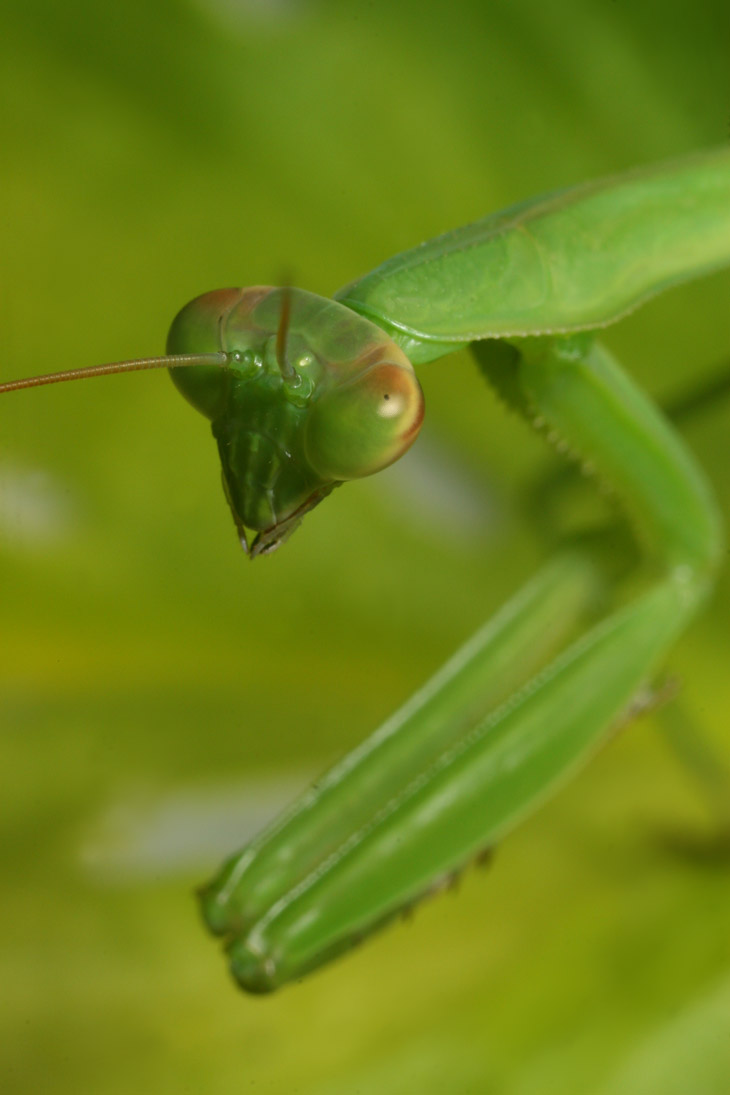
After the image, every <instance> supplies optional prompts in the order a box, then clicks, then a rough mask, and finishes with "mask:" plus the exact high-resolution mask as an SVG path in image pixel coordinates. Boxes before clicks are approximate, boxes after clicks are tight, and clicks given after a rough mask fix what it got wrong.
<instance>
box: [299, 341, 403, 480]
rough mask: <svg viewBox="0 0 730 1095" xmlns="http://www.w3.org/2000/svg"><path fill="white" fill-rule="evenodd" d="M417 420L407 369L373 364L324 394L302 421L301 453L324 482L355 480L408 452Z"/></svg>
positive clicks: (386, 363) (384, 363) (390, 364)
mask: <svg viewBox="0 0 730 1095" xmlns="http://www.w3.org/2000/svg"><path fill="white" fill-rule="evenodd" d="M422 421H423V392H422V391H421V386H420V384H419V383H418V380H417V379H416V374H415V373H414V372H413V369H411V368H410V367H405V366H403V365H394V364H392V363H390V362H383V363H382V364H378V365H373V366H371V367H370V368H369V369H367V370H366V371H365V372H363V373H360V374H359V375H358V376H356V377H355V378H354V379H352V380H349V381H347V382H345V383H342V384H335V385H334V386H332V387H330V388H328V389H325V391H323V392H322V394H321V395H320V396H319V397H318V398H317V399H316V400H315V401H314V403H313V404H312V407H311V410H310V411H309V414H308V417H307V425H306V434H305V448H306V453H307V458H308V460H309V462H310V464H311V465H312V467H313V468H314V469H315V470H316V471H317V472H318V473H319V474H320V475H321V476H322V477H323V478H325V479H333V480H343V479H360V478H361V477H362V476H364V475H372V474H373V472H376V471H380V469H381V468H385V467H387V466H388V464H392V463H393V461H394V460H397V459H398V458H399V457H400V456H402V455H403V453H404V452H405V451H406V450H407V449H408V448H410V446H411V445H412V444H413V442H414V441H415V439H416V437H417V436H418V431H419V429H420V426H421V422H422Z"/></svg>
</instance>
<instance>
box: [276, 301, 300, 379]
mask: <svg viewBox="0 0 730 1095" xmlns="http://www.w3.org/2000/svg"><path fill="white" fill-rule="evenodd" d="M290 321H291V288H290V287H289V286H288V285H285V286H284V287H283V289H282V290H281V315H280V317H279V326H278V328H277V330H276V362H277V364H278V366H279V368H280V370H281V375H282V376H283V377H284V380H286V381H288V382H289V383H292V381H294V382H298V380H299V377H298V376H297V374H296V372H295V370H294V367H293V366H292V365H291V363H290V362H289V361H288V359H287V356H286V342H287V338H288V336H289V324H290Z"/></svg>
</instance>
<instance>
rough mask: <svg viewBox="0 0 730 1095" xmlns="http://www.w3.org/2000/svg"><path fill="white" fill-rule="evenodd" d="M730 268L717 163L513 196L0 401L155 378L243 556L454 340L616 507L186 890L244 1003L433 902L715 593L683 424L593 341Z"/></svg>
mask: <svg viewBox="0 0 730 1095" xmlns="http://www.w3.org/2000/svg"><path fill="white" fill-rule="evenodd" d="M727 265H730V148H718V149H715V150H710V151H707V152H703V153H698V154H696V155H694V156H692V157H690V158H688V159H685V160H682V161H678V162H674V163H669V164H663V165H659V166H655V167H650V168H645V169H640V170H637V171H634V172H631V173H629V174H626V175H623V176H618V177H615V178H609V179H605V180H600V181H598V182H594V183H589V184H585V185H581V186H577V187H574V188H571V189H567V190H563V191H560V192H557V193H553V194H549V195H547V196H544V197H540V198H537V199H535V200H532V201H527V202H523V203H521V204H519V205H516V206H514V207H512V208H509V209H507V210H505V211H504V212H501V213H498V214H496V215H493V216H489V217H486V218H485V219H484V220H482V221H478V222H476V223H475V224H472V225H469V226H467V227H464V228H460V229H457V230H455V231H452V232H449V233H447V234H446V235H444V236H441V237H439V238H437V239H435V240H432V241H430V242H427V243H424V244H422V245H421V246H419V247H416V248H414V249H413V250H411V251H407V252H405V253H403V254H400V255H397V256H395V257H394V258H392V259H390V260H388V261H386V262H384V263H383V264H382V265H381V266H379V267H378V268H377V269H375V270H374V271H372V272H371V273H370V274H367V275H365V276H364V277H362V278H360V279H359V280H357V281H355V282H353V283H352V284H350V285H348V286H347V287H345V288H344V289H342V290H341V291H340V292H339V293H337V294H336V298H335V300H326V299H324V298H322V297H318V296H315V295H314V294H312V293H308V292H304V291H303V290H298V289H276V288H271V287H255V288H252V289H243V290H242V289H226V290H219V291H214V292H210V293H206V294H204V295H203V296H201V297H198V298H197V299H196V300H194V301H192V302H191V303H190V304H188V305H186V307H185V308H183V309H182V311H181V312H180V313H179V314H178V316H177V317H176V318H175V320H174V321H173V324H172V327H171V330H170V334H169V337H168V344H167V355H166V356H163V357H157V358H146V359H142V360H137V361H125V362H115V363H112V364H109V365H102V366H92V367H90V368H87V369H78V370H72V371H70V372H66V373H59V374H51V375H49V376H44V377H35V378H31V379H26V380H19V381H11V382H6V383H2V384H0V392H9V391H11V390H14V389H18V388H23V387H29V386H33V385H36V384H45V383H51V382H56V381H63V380H70V379H78V378H82V377H90V376H95V375H102V374H105V373H112V372H120V371H132V370H137V369H146V368H157V367H168V368H170V370H171V375H172V379H173V382H174V384H175V386H176V387H177V388H178V390H179V391H180V392H181V393H182V394H183V395H184V396H185V397H186V399H187V400H188V401H189V402H190V403H191V404H192V405H193V406H194V407H195V408H196V409H197V410H199V411H200V412H202V413H203V414H204V415H205V416H206V417H207V418H208V419H209V420H210V422H211V425H212V430H213V434H214V437H215V439H216V442H217V445H218V450H219V454H220V457H221V465H222V471H223V484H224V490H225V494H226V497H227V500H228V503H229V505H230V508H231V512H232V515H233V518H234V522H235V525H236V529H237V533H238V536H239V539H240V541H241V544H242V546H243V547H244V549H245V550H246V551H247V552H248V553H249V554H250V555H251V557H257V556H259V555H264V554H269V553H271V552H272V551H274V550H275V549H276V548H277V547H279V545H280V544H282V543H283V542H284V541H285V540H286V539H287V538H288V537H289V536H290V535H291V534H292V532H293V531H294V530H295V529H296V528H297V526H298V525H299V524H300V522H301V520H302V518H303V517H304V516H305V515H306V513H307V512H309V511H310V510H311V509H312V508H313V507H314V506H315V505H317V504H318V503H319V502H320V501H322V500H323V499H324V498H325V497H326V496H327V495H328V494H329V493H330V492H331V491H332V490H333V489H334V488H335V487H336V486H338V485H339V484H341V483H343V482H345V481H347V480H351V479H357V478H360V477H363V476H366V475H371V474H373V473H375V472H377V471H379V470H380V469H381V468H384V467H386V466H387V465H389V464H391V463H393V462H394V461H395V460H397V459H398V458H399V457H400V456H401V455H402V454H403V453H404V452H405V451H406V450H407V449H408V448H409V447H410V445H411V444H412V443H413V442H414V441H415V439H416V437H417V434H418V430H419V427H420V424H421V421H422V418H423V396H422V393H421V389H420V386H419V384H418V381H417V379H416V375H415V371H414V368H413V366H414V365H419V364H423V363H426V362H430V361H433V360H436V359H437V358H440V357H442V356H445V355H447V354H449V353H451V352H453V351H454V350H457V349H460V348H462V347H464V346H467V345H471V347H472V350H473V353H474V356H475V358H476V361H477V365H478V367H479V369H480V371H481V372H482V373H483V374H484V376H485V377H486V379H488V380H489V381H490V382H491V383H492V384H493V385H494V387H495V388H496V389H497V391H498V393H499V394H500V395H501V396H502V397H503V399H504V400H505V402H506V403H507V404H508V406H509V407H510V408H511V409H512V410H514V411H517V412H518V413H519V414H520V415H522V416H523V417H524V418H525V419H526V420H527V421H528V423H529V424H530V425H531V426H532V427H534V428H535V429H536V430H538V431H539V432H541V433H543V434H545V435H546V437H547V439H548V441H549V442H551V443H552V444H553V445H555V446H556V447H557V448H558V450H559V451H561V452H563V453H565V455H566V456H567V457H568V458H569V459H572V460H573V461H576V462H578V463H579V464H580V465H581V467H582V470H583V471H584V472H585V474H586V477H587V479H588V480H590V481H593V482H595V483H596V484H597V485H599V486H600V488H601V489H602V490H604V491H606V492H608V494H609V495H610V496H611V497H612V498H613V499H614V500H615V502H616V505H617V508H618V509H619V511H620V512H621V513H622V515H623V524H622V525H621V527H620V528H618V529H617V530H613V532H612V534H611V535H610V536H608V535H602V534H598V533H596V532H595V531H594V530H586V531H585V532H584V533H580V532H577V533H574V534H573V535H572V536H571V537H570V538H569V540H568V541H567V542H566V544H565V546H564V548H563V549H562V550H561V551H560V553H559V554H558V555H556V556H555V557H554V558H553V559H552V560H551V561H550V562H549V563H548V564H547V565H546V566H545V567H544V568H543V569H542V570H541V571H540V572H539V573H538V574H537V575H536V576H534V577H533V578H532V579H531V580H530V581H529V582H528V583H527V585H526V586H525V587H524V588H523V589H522V590H521V591H520V592H518V593H517V594H516V595H515V596H514V597H513V598H512V599H511V600H509V601H508V602H507V604H505V605H504V607H503V608H502V609H501V610H500V611H499V612H498V613H497V615H496V616H495V617H494V618H493V619H492V620H490V621H489V622H488V623H487V624H486V625H485V626H483V627H482V628H481V629H480V630H479V631H478V632H477V634H476V635H475V636H473V638H472V639H471V640H469V641H468V642H467V643H466V645H465V646H464V647H463V648H462V649H461V650H459V651H458V652H457V653H456V654H455V655H454V656H453V657H452V658H451V659H450V660H449V661H448V662H447V663H446V665H445V666H443V668H442V669H441V670H440V671H439V672H438V673H437V674H436V675H435V677H434V678H433V679H432V680H431V681H430V682H428V683H427V684H426V685H425V686H424V687H423V688H422V689H421V690H420V691H419V692H418V693H417V694H416V695H415V696H413V697H412V699H410V700H409V701H408V702H407V703H406V704H405V705H404V706H403V707H402V708H401V709H400V710H399V711H398V712H396V714H394V715H393V716H392V717H391V718H390V719H388V720H387V721H386V722H385V723H384V725H383V726H381V727H380V728H379V729H378V730H377V731H376V732H375V733H374V734H373V735H372V736H371V737H370V738H369V739H367V740H366V741H365V742H364V743H363V744H361V745H360V746H359V747H357V748H356V749H355V750H354V751H352V752H351V753H350V754H348V755H347V756H345V757H344V758H343V759H342V760H341V761H339V762H338V763H337V764H335V766H334V767H333V768H331V769H330V770H329V771H328V772H326V773H325V774H324V775H323V776H322V777H321V778H320V779H319V780H318V781H317V782H316V783H315V784H314V785H313V786H312V787H311V788H310V789H309V790H307V791H306V792H305V793H304V794H303V795H302V796H301V797H300V798H299V799H298V800H297V801H296V802H294V804H293V805H292V806H291V807H290V808H289V809H288V810H287V811H286V812H285V813H284V814H283V815H282V816H281V817H280V818H279V819H278V820H276V821H274V822H273V823H272V824H271V825H270V826H269V827H268V828H266V829H265V830H264V831H263V832H262V833H261V834H260V835H259V836H257V837H256V838H255V839H254V840H253V841H251V842H250V843H249V844H248V845H247V847H245V848H244V849H243V850H242V851H241V852H240V853H237V854H236V855H234V856H232V857H230V858H229V859H228V860H227V861H226V862H225V863H224V865H223V867H222V868H221V870H220V871H219V873H218V874H217V875H216V877H215V878H214V879H213V880H212V881H211V882H210V883H208V884H207V885H206V886H205V887H204V888H203V889H202V890H201V891H200V901H201V907H202V912H203V916H204V919H205V921H206V924H207V926H208V928H209V929H210V931H211V932H213V933H214V934H215V935H217V936H220V937H222V939H223V940H224V942H225V945H226V950H227V953H228V957H229V961H230V966H231V970H232V972H233V975H234V977H235V979H236V980H237V982H238V983H239V984H240V985H241V986H242V987H243V988H244V989H246V990H248V991H250V992H254V993H263V992H270V991H271V990H274V989H276V988H278V987H279V986H281V985H283V984H285V983H286V982H289V981H292V980H294V979H299V978H301V977H302V976H303V975H305V974H307V973H309V972H310V971H312V970H314V969H316V968H317V967H319V966H321V965H323V964H324V963H325V962H328V961H330V960H332V959H334V958H335V957H337V956H338V955H340V954H342V953H343V952H345V951H347V950H348V949H350V948H351V947H353V946H354V945H355V944H357V943H358V942H360V941H361V940H362V939H364V938H365V937H366V936H369V935H370V934H372V933H373V932H375V931H376V930H377V929H379V928H380V927H381V926H383V925H385V924H386V923H387V922H389V921H391V920H393V919H394V918H395V917H396V916H398V915H400V914H402V913H403V912H405V911H408V910H409V909H410V908H411V907H412V906H413V905H414V904H416V903H417V902H418V901H419V900H420V899H421V898H422V897H424V896H425V895H427V894H429V893H432V892H435V891H437V890H438V889H439V888H441V887H442V886H444V885H446V884H448V882H449V880H451V879H452V878H453V877H454V876H455V875H456V874H457V873H458V872H459V871H460V870H461V869H462V868H463V867H464V866H465V865H466V864H468V863H469V862H471V861H475V860H479V859H480V858H482V857H485V856H486V855H488V854H489V852H490V851H491V849H492V848H493V847H494V846H495V844H496V843H498V842H499V840H500V839H501V838H502V837H503V836H504V835H505V834H506V833H507V832H508V831H510V830H511V829H512V828H514V827H515V826H516V825H517V824H518V823H519V822H520V821H521V820H522V819H523V818H524V817H525V816H526V815H528V814H529V813H531V812H532V811H534V810H535V809H536V808H537V807H538V806H539V805H540V804H541V803H542V802H543V801H544V800H545V798H546V797H547V796H548V795H550V794H552V793H553V792H554V791H555V790H556V789H557V788H558V787H559V786H560V785H561V784H562V783H564V782H565V781H566V780H568V779H569V778H570V777H571V776H573V775H574V774H575V773H576V772H577V771H578V770H579V769H580V767H581V766H582V765H584V764H585V763H586V762H587V760H588V759H589V758H590V757H591V756H592V754H593V753H594V752H595V751H596V749H598V748H599V747H600V746H601V745H602V744H603V743H604V742H605V741H606V740H608V738H609V737H610V736H611V734H612V733H614V732H615V729H616V727H617V726H618V725H620V724H621V723H622V722H623V721H626V720H627V719H629V718H630V717H631V716H632V713H633V712H634V711H635V709H636V707H637V705H639V704H640V703H641V697H642V696H643V695H644V694H645V691H646V689H647V687H648V686H650V684H651V681H652V679H653V677H654V676H655V674H656V672H657V670H658V669H659V667H660V666H661V662H662V659H663V658H664V656H665V655H666V653H667V652H668V650H669V649H670V648H671V646H672V644H673V643H674V641H675V640H676V638H677V637H678V636H679V635H680V633H681V632H682V631H683V630H684V629H685V628H686V627H687V626H688V624H689V623H690V621H691V620H692V618H693V617H694V615H695V614H696V613H697V611H698V610H699V609H700V608H701V606H702V604H703V603H704V602H705V600H706V599H707V597H708V595H709V593H710V592H711V589H712V584H713V580H714V577H715V575H716V572H717V569H718V566H719V563H720V559H721V555H722V553H723V550H724V539H723V530H722V522H721V519H720V516H719V513H718V511H717V508H716V505H715V502H714V500H713V497H712V495H711V492H710V490H709V488H708V485H707V483H706V481H705V479H704V476H703V474H702V472H701V470H700V469H699V468H698V466H697V465H696V463H695V461H694V460H693V458H692V456H691V455H690V453H689V452H688V451H687V449H686V448H685V446H684V444H683V442H682V441H681V440H680V438H679V437H678V435H677V434H676V433H675V431H674V429H673V428H672V426H671V425H670V424H669V423H668V422H667V421H666V420H665V419H664V418H663V417H662V415H661V414H660V412H659V411H658V410H657V409H656V408H655V407H654V405H653V404H652V403H651V402H650V401H649V400H648V398H647V397H646V396H644V395H643V394H642V393H641V392H640V391H639V390H638V389H637V387H636V386H635V385H634V383H633V382H632V381H631V380H630V379H629V378H628V377H627V376H626V375H625V374H624V373H623V372H622V370H621V369H620V368H619V366H618V364H617V363H616V361H615V360H614V358H613V357H612V355H611V354H610V353H609V352H608V351H607V350H606V349H605V348H604V347H603V346H602V345H601V343H600V342H599V341H598V340H597V339H596V338H595V335H594V331H595V329H597V328H601V327H604V326H606V325H608V324H610V323H613V322H614V321H616V320H619V319H621V317H622V316H624V315H625V314H626V313H628V312H629V311H631V310H632V309H634V308H636V307H637V306H639V305H640V304H641V303H642V302H643V301H644V300H646V299H647V298H648V297H649V296H651V295H652V294H655V293H658V292H660V291H662V290H664V289H666V288H668V287H670V286H671V285H673V284H675V283H677V282H680V281H682V280H686V279H689V278H694V277H698V276H701V275H703V274H706V273H709V272H710V271H712V270H715V269H718V268H720V267H722V266H727Z"/></svg>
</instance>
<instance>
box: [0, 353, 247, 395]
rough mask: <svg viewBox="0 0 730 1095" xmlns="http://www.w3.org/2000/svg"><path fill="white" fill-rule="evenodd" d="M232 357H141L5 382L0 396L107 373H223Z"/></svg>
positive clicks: (225, 355) (172, 355)
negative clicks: (213, 369) (194, 369)
mask: <svg viewBox="0 0 730 1095" xmlns="http://www.w3.org/2000/svg"><path fill="white" fill-rule="evenodd" d="M231 356H232V355H231V354H228V353H226V352H225V351H224V350H216V351H215V352H214V353H210V354H167V355H166V356H164V357H140V358H137V359H136V360H134V361H111V362H109V363H108V364H106V365H88V366H87V367H86V368H83V369H67V370H65V372H61V373H47V374H46V375H45V376H29V377H25V378H24V379H23V380H6V381H5V382H4V383H2V384H0V394H2V393H3V392H16V391H18V390H19V389H20V388H38V387H40V386H41V385H42V384H62V383H63V382H64V381H66V380H88V379H89V378H90V377H92V376H108V375H109V374H110V373H133V372H137V371H139V370H140V369H181V368H184V367H185V366H188V365H217V366H218V367H219V368H221V369H224V368H226V366H227V365H229V364H230V361H231Z"/></svg>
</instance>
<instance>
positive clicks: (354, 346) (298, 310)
mask: <svg viewBox="0 0 730 1095" xmlns="http://www.w3.org/2000/svg"><path fill="white" fill-rule="evenodd" d="M215 350H223V351H224V352H225V353H226V354H227V355H228V358H229V365H228V367H227V368H224V369H220V368H217V367H215V366H196V367H193V368H187V369H172V370H171V372H172V379H173V382H174V384H175V386H176V387H177V388H178V390H179V391H180V392H181V393H182V394H183V395H184V396H185V398H186V399H187V400H188V401H189V402H190V403H192V405H193V406H194V407H195V408H196V409H197V410H199V411H200V412H201V413H202V414H204V415H205V416H206V417H207V418H209V419H210V420H211V423H212V429H213V435H214V437H215V439H216V441H217V442H218V450H219V453H220V459H221V465H222V471H223V486H224V490H225V493H226V497H227V498H228V502H229V504H230V507H231V511H232V513H233V518H234V521H235V523H236V528H237V530H238V534H239V537H240V539H241V544H242V545H243V547H244V549H245V550H246V551H250V553H251V555H252V556H256V555H261V554H264V553H266V552H270V551H273V550H274V549H275V548H276V547H278V546H279V544H280V543H282V542H283V541H284V540H285V539H286V538H287V537H288V536H289V535H290V534H291V533H292V532H293V530H294V529H295V528H296V527H297V525H298V524H299V522H300V521H301V519H302V517H303V516H304V514H305V513H308V512H309V510H311V509H312V508H313V507H314V506H315V505H316V504H317V503H318V502H319V501H321V500H322V498H324V497H325V496H326V495H327V494H329V492H330V491H331V490H332V488H333V487H334V486H336V485H337V484H338V483H340V482H343V481H344V480H347V479H358V478H361V477H362V476H365V475H371V474H372V473H373V472H376V471H380V469H381V468H384V467H387V465H388V464H392V463H393V461H395V460H397V459H398V458H399V457H400V456H402V455H403V453H404V452H405V451H406V450H407V449H408V448H409V447H410V445H411V444H412V443H413V441H414V440H415V439H416V437H417V435H418V431H419V429H420V425H421V422H422V420H423V393H422V392H421V387H420V385H419V383H418V380H417V379H416V375H415V373H414V371H413V367H412V365H411V363H410V361H409V360H408V358H407V357H406V356H405V354H404V353H403V351H402V350H401V349H399V347H398V346H396V345H395V343H394V342H392V341H391V340H390V339H389V338H387V336H386V335H385V334H384V333H383V332H382V331H381V330H380V328H379V327H376V326H375V324H373V323H371V322H370V321H369V320H366V319H363V318H362V317H361V316H358V315H356V314H355V313H354V312H352V311H350V309H349V308H345V307H344V306H343V305H340V304H337V303H335V302H333V301H331V300H326V299H325V298H323V297H318V296H315V295H314V294H313V293H308V292H305V291H304V290H301V289H272V288H268V287H261V286H259V287H256V288H253V289H220V290H215V291H213V292H210V293H205V294H204V295H203V296H200V297H197V298H196V299H195V300H193V301H191V302H190V303H189V304H187V305H186V306H185V307H184V308H183V309H182V311H181V312H179V313H178V315H177V316H176V317H175V319H174V321H173V324H172V327H171V328H170V334H169V336H168V340H167V351H168V353H169V354H188V353H194V354H195V353H208V352H210V351H215Z"/></svg>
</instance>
